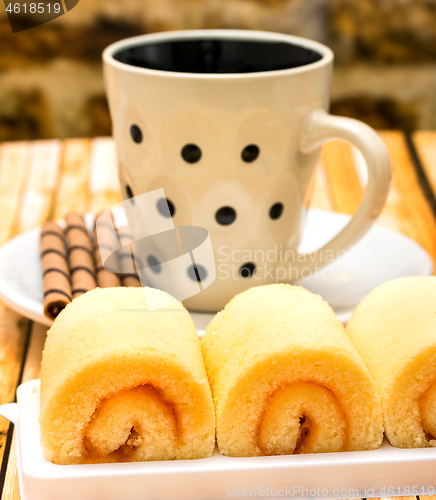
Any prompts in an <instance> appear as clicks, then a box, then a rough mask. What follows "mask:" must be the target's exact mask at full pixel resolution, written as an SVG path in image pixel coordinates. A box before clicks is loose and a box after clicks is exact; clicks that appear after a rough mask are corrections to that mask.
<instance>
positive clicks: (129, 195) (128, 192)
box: [126, 184, 135, 203]
mask: <svg viewBox="0 0 436 500" xmlns="http://www.w3.org/2000/svg"><path fill="white" fill-rule="evenodd" d="M126 196H127V198H128V199H129V200H130V201H131V203H135V197H134V195H133V191H132V188H131V187H130V186H129V185H128V184H126Z"/></svg>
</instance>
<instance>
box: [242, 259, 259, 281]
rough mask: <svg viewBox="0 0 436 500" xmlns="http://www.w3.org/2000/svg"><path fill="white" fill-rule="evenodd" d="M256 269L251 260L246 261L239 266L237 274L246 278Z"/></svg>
mask: <svg viewBox="0 0 436 500" xmlns="http://www.w3.org/2000/svg"><path fill="white" fill-rule="evenodd" d="M255 271H256V266H255V265H254V264H253V263H252V262H247V263H246V264H244V265H243V266H241V267H240V268H239V276H240V277H241V278H244V279H247V278H251V277H252V276H253V274H254V273H255Z"/></svg>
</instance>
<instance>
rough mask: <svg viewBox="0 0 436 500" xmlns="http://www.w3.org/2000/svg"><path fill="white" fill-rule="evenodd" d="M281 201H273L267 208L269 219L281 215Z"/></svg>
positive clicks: (274, 218)
mask: <svg viewBox="0 0 436 500" xmlns="http://www.w3.org/2000/svg"><path fill="white" fill-rule="evenodd" d="M283 208H284V207H283V203H274V205H273V206H272V207H271V208H270V209H269V216H270V217H271V219H273V220H276V219H278V218H280V217H281V216H282V213H283Z"/></svg>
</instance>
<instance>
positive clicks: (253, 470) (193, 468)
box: [0, 380, 436, 500]
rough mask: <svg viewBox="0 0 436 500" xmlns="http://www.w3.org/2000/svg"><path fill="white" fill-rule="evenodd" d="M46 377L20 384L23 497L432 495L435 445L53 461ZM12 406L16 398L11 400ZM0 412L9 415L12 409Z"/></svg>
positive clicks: (156, 499)
mask: <svg viewBox="0 0 436 500" xmlns="http://www.w3.org/2000/svg"><path fill="white" fill-rule="evenodd" d="M39 387H40V381H39V380H32V381H30V382H26V383H24V384H22V385H21V386H20V387H19V388H18V392H17V397H18V422H17V430H18V432H17V457H18V467H19V475H20V486H21V493H22V499H23V500H59V499H62V500H77V499H80V500H97V499H102V500H164V499H165V500H167V499H171V500H188V499H189V500H209V499H210V500H221V499H222V500H224V499H229V498H233V497H248V496H249V497H265V498H283V497H290V498H308V497H312V498H313V497H318V498H352V497H363V498H370V497H383V496H399V495H431V494H433V493H435V492H436V475H435V470H436V449H435V448H426V449H413V450H400V449H396V448H392V447H391V446H390V445H389V444H388V443H387V442H384V443H383V445H382V447H381V448H380V449H379V450H375V451H361V452H343V453H323V454H311V455H286V456H271V457H253V458H230V457H224V456H222V455H220V454H219V453H218V452H217V451H216V452H215V454H214V455H213V456H212V457H210V458H205V459H201V460H179V461H163V462H135V463H120V464H96V465H54V464H52V463H51V462H47V461H46V460H44V458H43V455H42V449H41V445H40V431H39V422H38V417H39ZM8 406H10V405H8ZM0 413H3V414H6V412H5V411H3V412H2V411H1V410H0Z"/></svg>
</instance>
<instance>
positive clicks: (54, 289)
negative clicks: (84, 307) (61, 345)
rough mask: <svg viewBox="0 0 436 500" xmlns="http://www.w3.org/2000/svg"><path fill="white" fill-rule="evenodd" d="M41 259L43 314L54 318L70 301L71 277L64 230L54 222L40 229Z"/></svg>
mask: <svg viewBox="0 0 436 500" xmlns="http://www.w3.org/2000/svg"><path fill="white" fill-rule="evenodd" d="M41 260H42V275H43V280H44V314H45V316H46V317H47V318H49V319H51V320H54V319H55V318H56V316H57V315H58V314H59V313H60V312H61V311H62V309H63V308H64V307H65V306H66V305H67V304H69V303H70V302H71V300H72V294H71V277H70V268H69V264H68V257H67V245H66V241H65V237H64V232H63V231H62V229H61V228H60V227H59V226H58V225H57V224H56V223H55V222H47V223H46V224H45V226H44V227H43V228H42V231H41Z"/></svg>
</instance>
